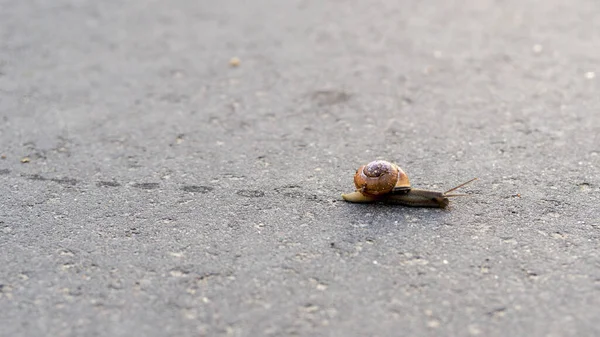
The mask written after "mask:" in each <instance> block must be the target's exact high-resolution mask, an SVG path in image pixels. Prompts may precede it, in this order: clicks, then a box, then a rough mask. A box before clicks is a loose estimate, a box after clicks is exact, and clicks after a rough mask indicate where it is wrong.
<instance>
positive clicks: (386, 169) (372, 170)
mask: <svg viewBox="0 0 600 337" xmlns="http://www.w3.org/2000/svg"><path fill="white" fill-rule="evenodd" d="M402 176H404V177H406V174H404V172H403V171H402V170H401V169H400V168H399V167H398V166H397V165H395V164H392V163H390V162H387V161H384V160H376V161H372V162H370V163H368V164H367V165H363V166H361V167H360V168H359V169H358V170H357V171H356V174H355V175H354V184H355V185H356V188H357V189H358V190H359V191H361V192H362V193H365V194H370V195H382V194H387V193H390V192H391V191H392V190H393V189H394V187H395V186H396V184H397V183H398V181H399V178H401V177H402Z"/></svg>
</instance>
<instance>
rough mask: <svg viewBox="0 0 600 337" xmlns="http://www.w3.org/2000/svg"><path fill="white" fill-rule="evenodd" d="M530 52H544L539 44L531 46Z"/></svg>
mask: <svg viewBox="0 0 600 337" xmlns="http://www.w3.org/2000/svg"><path fill="white" fill-rule="evenodd" d="M531 50H533V52H534V53H536V54H539V53H541V52H542V50H544V47H542V45H541V44H535V45H533V47H532V48H531Z"/></svg>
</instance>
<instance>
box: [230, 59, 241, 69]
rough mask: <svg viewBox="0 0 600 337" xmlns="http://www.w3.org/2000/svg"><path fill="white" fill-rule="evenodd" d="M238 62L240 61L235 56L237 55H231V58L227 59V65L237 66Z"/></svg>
mask: <svg viewBox="0 0 600 337" xmlns="http://www.w3.org/2000/svg"><path fill="white" fill-rule="evenodd" d="M240 62H241V61H240V59H239V58H237V57H232V58H231V59H230V60H229V65H230V66H232V67H238V66H239V65H240Z"/></svg>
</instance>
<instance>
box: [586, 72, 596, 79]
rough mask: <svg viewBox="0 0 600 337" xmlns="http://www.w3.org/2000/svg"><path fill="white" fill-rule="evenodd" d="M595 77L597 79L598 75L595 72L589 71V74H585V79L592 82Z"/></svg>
mask: <svg viewBox="0 0 600 337" xmlns="http://www.w3.org/2000/svg"><path fill="white" fill-rule="evenodd" d="M594 77H596V73H595V72H593V71H588V72H587V73H585V78H587V79H588V80H591V79H593V78H594Z"/></svg>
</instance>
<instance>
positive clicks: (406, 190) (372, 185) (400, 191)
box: [342, 160, 477, 208]
mask: <svg viewBox="0 0 600 337" xmlns="http://www.w3.org/2000/svg"><path fill="white" fill-rule="evenodd" d="M475 180H477V178H474V179H471V180H469V181H467V182H466V183H462V184H460V185H458V186H456V187H453V188H451V189H449V190H447V191H446V192H438V191H429V190H422V189H416V188H411V187H410V181H409V180H408V176H407V175H406V173H404V171H402V169H401V168H400V167H399V166H398V165H396V164H393V163H390V162H387V161H384V160H376V161H372V162H370V163H368V164H366V165H363V166H361V167H359V168H358V170H357V171H356V174H355V175H354V185H356V191H355V192H352V193H346V194H342V198H344V200H346V201H349V202H357V203H372V202H384V203H389V204H398V205H405V206H414V207H437V208H446V207H447V206H448V204H449V203H450V200H449V199H448V198H450V197H458V196H465V195H467V194H449V193H450V192H453V191H455V190H457V189H459V188H461V187H463V186H465V185H466V184H469V183H471V182H473V181H475Z"/></svg>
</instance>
